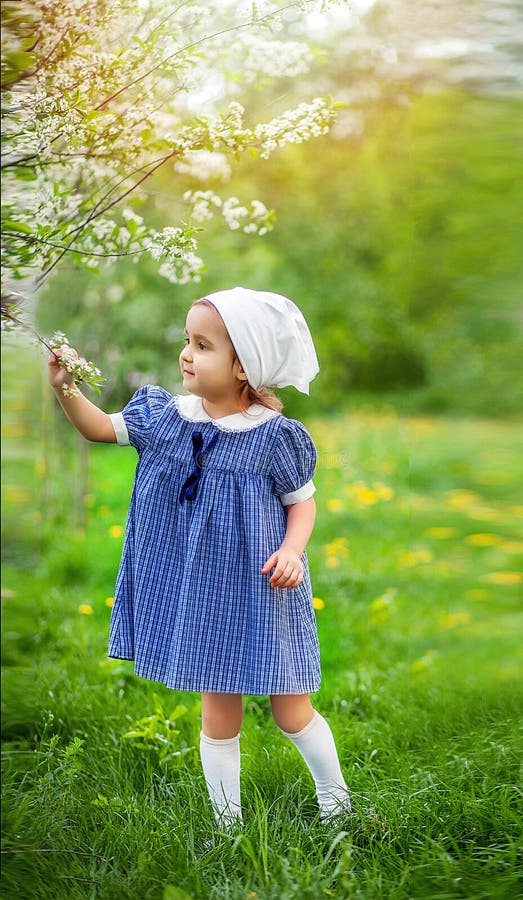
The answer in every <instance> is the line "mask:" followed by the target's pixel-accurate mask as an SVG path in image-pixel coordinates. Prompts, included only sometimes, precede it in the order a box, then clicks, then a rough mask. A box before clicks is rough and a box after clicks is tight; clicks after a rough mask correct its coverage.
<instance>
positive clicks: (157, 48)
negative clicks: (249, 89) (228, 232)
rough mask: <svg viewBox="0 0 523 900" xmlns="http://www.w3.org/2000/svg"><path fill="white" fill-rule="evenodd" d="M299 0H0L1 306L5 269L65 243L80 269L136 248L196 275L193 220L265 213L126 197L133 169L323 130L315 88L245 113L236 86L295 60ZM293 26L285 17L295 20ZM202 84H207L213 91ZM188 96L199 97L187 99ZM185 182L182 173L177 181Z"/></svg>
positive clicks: (199, 169) (201, 167) (178, 275)
mask: <svg viewBox="0 0 523 900" xmlns="http://www.w3.org/2000/svg"><path fill="white" fill-rule="evenodd" d="M324 5H325V4H322V7H323V6H324ZM317 6H318V4H317V3H316V4H314V3H310V2H294V3H288V4H284V3H283V2H282V3H281V4H280V5H278V4H277V3H275V2H273V0H263V2H254V3H247V2H235V3H228V2H225V3H224V2H217V0H215V2H213V0H211V2H206V3H205V4H203V3H198V2H193V0H185V2H177V3H174V4H170V3H166V2H165V0H67V2H65V0H33V2H32V3H30V4H29V3H26V2H9V0H7V2H4V3H2V18H3V29H2V44H3V48H2V49H3V55H2V92H3V98H4V103H3V116H2V119H3V133H4V147H5V151H4V157H3V161H2V171H3V182H4V191H3V204H2V238H3V251H2V252H3V273H4V284H3V288H2V310H3V314H4V315H5V316H6V317H7V318H10V319H11V321H13V320H16V319H18V310H17V307H19V306H20V303H21V302H22V301H23V296H22V294H20V293H17V292H15V291H13V282H15V281H19V282H21V285H22V288H24V280H25V279H27V278H28V277H30V278H31V279H32V283H33V284H36V286H37V287H38V286H40V285H42V283H43V282H44V281H45V280H46V279H47V278H48V277H49V275H50V274H51V273H52V272H53V271H54V270H55V268H56V267H57V266H58V265H59V263H60V261H61V260H62V259H64V257H68V258H74V259H75V261H76V262H77V263H78V264H80V265H82V266H86V267H88V268H91V269H97V268H98V267H99V265H100V264H101V263H103V262H104V261H106V262H107V261H111V260H112V259H115V258H117V257H121V256H129V257H130V258H131V259H136V258H137V257H138V256H139V255H140V254H143V253H144V252H148V253H150V254H151V255H152V257H153V258H154V259H156V260H158V263H159V272H160V274H161V275H163V276H165V277H166V278H168V279H169V280H170V281H174V282H178V283H185V282H188V281H193V280H194V281H197V280H198V279H199V277H200V273H201V271H202V267H203V263H202V260H201V259H200V257H199V256H198V255H197V233H198V231H199V230H201V228H202V223H204V222H205V221H206V220H208V219H210V218H211V217H213V216H217V215H219V216H222V217H223V220H224V222H225V223H226V225H227V226H228V227H229V228H232V229H243V231H245V232H246V233H252V234H258V235H262V234H263V233H264V232H266V231H267V230H268V229H269V228H270V227H271V219H272V214H271V211H270V210H268V209H267V208H266V207H265V206H264V204H263V203H262V202H260V201H259V200H249V201H248V202H243V203H242V202H240V200H239V199H237V198H236V197H223V196H220V195H218V194H217V193H216V192H214V191H209V190H205V189H204V190H189V189H187V184H186V185H185V189H184V188H183V187H182V189H181V190H180V194H179V198H178V201H179V202H178V206H177V209H176V211H175V213H174V215H173V222H171V223H169V225H168V226H167V227H165V228H163V229H162V230H160V231H159V230H156V229H154V228H152V227H150V226H149V225H148V224H147V222H146V221H144V219H143V218H142V216H140V215H139V214H138V212H137V209H138V208H139V204H140V199H141V197H140V191H141V188H142V186H143V185H144V183H145V182H146V181H147V180H148V179H150V178H151V177H152V176H153V175H154V173H155V172H157V171H158V169H159V168H160V167H162V166H166V164H170V165H171V166H172V167H173V169H174V173H173V177H176V179H177V183H179V184H182V185H183V179H184V178H187V177H189V178H191V180H192V179H194V177H195V176H196V177H198V178H200V179H201V180H203V181H205V180H206V179H207V178H208V177H209V175H210V174H211V175H212V176H213V177H214V178H215V177H216V175H219V176H220V177H221V179H222V180H223V181H225V180H226V179H227V175H228V173H229V172H230V168H231V165H232V164H233V163H234V161H235V160H237V159H238V158H239V157H240V156H241V154H244V153H246V152H248V153H250V154H252V155H253V156H259V157H261V158H266V157H268V156H269V155H270V154H271V153H273V152H274V151H275V150H276V149H277V148H279V147H281V146H283V145H284V144H286V143H288V142H301V141H306V140H308V139H309V138H311V137H314V136H317V135H320V134H323V133H324V132H326V131H327V130H328V128H329V125H330V124H331V122H332V120H333V117H334V105H333V104H331V103H330V102H329V101H327V100H324V99H321V98H316V99H312V100H311V101H310V102H305V103H301V104H299V105H298V106H297V107H295V108H292V109H286V110H283V111H282V112H280V114H278V115H277V116H276V117H274V118H272V119H271V120H270V121H268V122H263V123H259V122H250V121H249V120H248V116H247V115H246V113H245V109H244V107H243V106H242V105H241V103H240V102H239V100H238V97H239V96H240V91H241V90H243V89H244V87H245V86H249V85H251V84H253V83H254V82H255V81H256V80H259V79H260V78H263V79H265V80H267V79H268V80H273V79H277V78H281V77H284V76H285V77H286V76H295V75H298V74H300V73H303V72H306V71H307V70H308V68H309V67H310V65H311V63H312V61H313V59H314V54H313V53H312V51H311V49H310V48H309V47H308V46H307V44H306V43H304V42H302V41H299V40H295V39H292V40H291V39H289V38H288V36H287V35H286V32H285V28H284V26H285V23H286V22H287V21H288V18H289V16H291V17H294V22H295V24H296V23H298V25H299V22H300V18H301V17H303V16H304V15H305V14H306V12H307V9H308V8H313V7H317ZM298 30H299V28H298ZM216 98H217V99H216ZM199 109H203V112H200V111H199ZM191 183H193V182H192V181H191Z"/></svg>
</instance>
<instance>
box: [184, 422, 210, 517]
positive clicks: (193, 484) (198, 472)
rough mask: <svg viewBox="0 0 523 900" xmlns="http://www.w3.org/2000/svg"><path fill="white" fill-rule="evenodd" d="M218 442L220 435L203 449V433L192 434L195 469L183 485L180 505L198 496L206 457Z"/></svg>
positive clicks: (195, 432) (194, 432)
mask: <svg viewBox="0 0 523 900" xmlns="http://www.w3.org/2000/svg"><path fill="white" fill-rule="evenodd" d="M217 440H218V435H217V434H215V435H214V437H213V438H211V440H210V441H209V443H208V444H207V446H206V447H205V449H204V448H203V437H202V433H201V431H193V433H192V457H193V462H194V465H195V469H194V471H193V472H191V474H190V475H189V477H188V478H187V480H186V481H184V483H183V485H182V489H181V491H180V498H179V499H180V503H183V501H184V500H194V499H195V497H196V494H197V493H198V484H199V481H200V478H201V477H202V471H203V464H204V461H205V455H206V454H207V453H208V452H209V450H212V448H213V447H214V445H215V443H216V441H217Z"/></svg>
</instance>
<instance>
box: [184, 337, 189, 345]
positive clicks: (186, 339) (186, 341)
mask: <svg viewBox="0 0 523 900" xmlns="http://www.w3.org/2000/svg"><path fill="white" fill-rule="evenodd" d="M183 343H184V344H185V346H187V344H188V343H189V338H188V337H187V336H185V337H184V339H183Z"/></svg>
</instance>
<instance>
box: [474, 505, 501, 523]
mask: <svg viewBox="0 0 523 900" xmlns="http://www.w3.org/2000/svg"><path fill="white" fill-rule="evenodd" d="M467 515H468V517H469V519H476V520H477V521H479V522H495V521H496V520H497V519H499V517H500V516H499V513H498V512H496V510H495V509H492V507H490V506H471V507H469V509H468V510H467Z"/></svg>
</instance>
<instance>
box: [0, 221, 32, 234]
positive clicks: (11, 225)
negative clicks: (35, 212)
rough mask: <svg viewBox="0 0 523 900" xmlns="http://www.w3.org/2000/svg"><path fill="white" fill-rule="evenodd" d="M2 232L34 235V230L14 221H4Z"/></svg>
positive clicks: (23, 223)
mask: <svg viewBox="0 0 523 900" xmlns="http://www.w3.org/2000/svg"><path fill="white" fill-rule="evenodd" d="M2 231H19V232H20V233H21V234H32V233H33V229H32V228H31V227H30V225H27V224H26V223H25V222H15V221H14V219H4V221H3V222H2Z"/></svg>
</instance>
